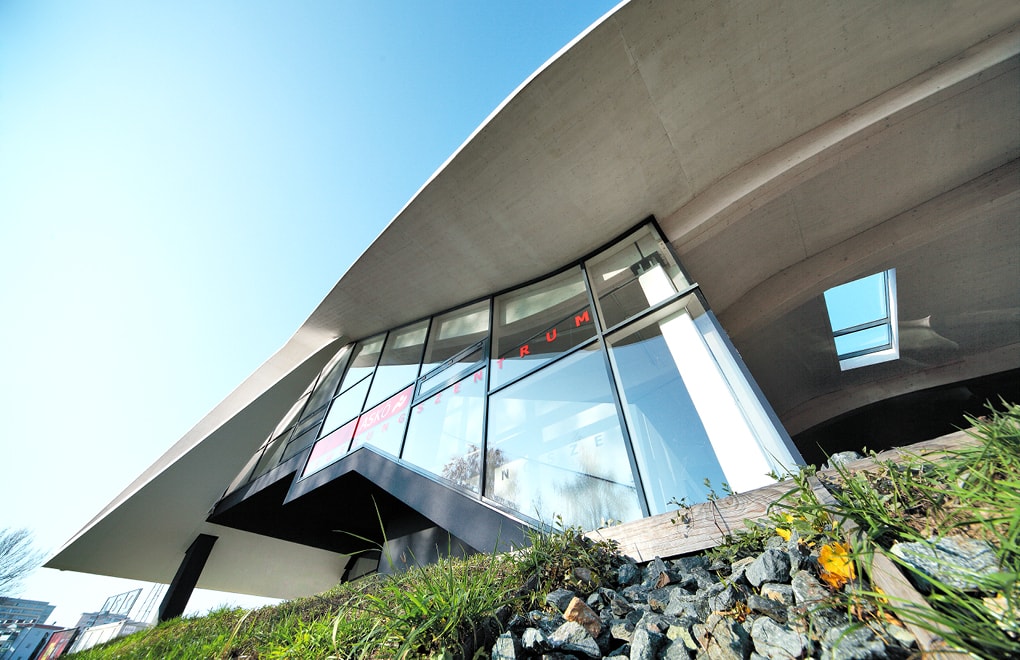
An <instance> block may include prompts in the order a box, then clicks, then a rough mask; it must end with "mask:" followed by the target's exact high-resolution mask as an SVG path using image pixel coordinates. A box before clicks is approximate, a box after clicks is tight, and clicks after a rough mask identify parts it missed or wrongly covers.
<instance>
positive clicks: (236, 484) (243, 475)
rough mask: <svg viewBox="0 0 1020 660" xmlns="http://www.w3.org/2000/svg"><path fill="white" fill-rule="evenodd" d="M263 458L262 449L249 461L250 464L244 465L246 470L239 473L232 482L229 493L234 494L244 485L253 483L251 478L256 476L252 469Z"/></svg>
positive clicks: (228, 489)
mask: <svg viewBox="0 0 1020 660" xmlns="http://www.w3.org/2000/svg"><path fill="white" fill-rule="evenodd" d="M261 456H262V449H259V450H258V451H257V452H255V455H254V456H252V457H251V458H249V459H248V462H247V463H245V465H244V469H243V470H241V472H240V473H238V475H237V477H236V478H235V479H234V481H232V482H231V484H230V486H229V487H228V488H227V492H228V493H232V492H234V491H235V490H237V489H238V488H240V487H241V486H243V485H244V484H246V483H248V482H249V481H251V477H253V476H254V473H253V472H252V468H253V467H254V466H255V465H256V464H257V463H258V462H259V458H261Z"/></svg>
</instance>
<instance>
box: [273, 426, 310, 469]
mask: <svg viewBox="0 0 1020 660" xmlns="http://www.w3.org/2000/svg"><path fill="white" fill-rule="evenodd" d="M316 430H317V429H314V428H311V429H308V430H307V431H305V432H304V433H301V434H298V433H297V430H296V429H295V435H294V437H293V438H291V441H290V442H289V443H288V444H287V449H286V451H284V452H283V456H282V457H281V458H280V462H281V463H283V462H284V461H286V460H288V459H290V458H292V457H294V456H296V455H297V454H299V453H300V452H301V451H302V450H303V449H305V448H307V447H308V445H310V444H312V443H313V442H315V438H316V437H317V434H316Z"/></svg>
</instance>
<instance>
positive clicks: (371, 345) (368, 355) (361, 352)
mask: <svg viewBox="0 0 1020 660" xmlns="http://www.w3.org/2000/svg"><path fill="white" fill-rule="evenodd" d="M385 337H386V333H383V334H381V335H376V336H375V337H372V338H370V339H366V340H365V341H363V342H359V343H358V347H357V348H355V349H354V357H353V358H352V359H351V366H350V368H348V369H347V374H346V375H345V376H344V382H343V383H341V385H340V390H339V391H341V392H343V391H344V390H346V389H348V388H350V387H351V386H353V385H354V384H355V383H360V382H361V379H362V378H365V377H366V376H370V375H371V374H372V371H373V370H374V369H375V363H376V362H378V361H379V353H381V352H382V345H383V339H384V338H385Z"/></svg>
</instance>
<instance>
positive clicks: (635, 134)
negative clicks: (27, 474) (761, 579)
mask: <svg viewBox="0 0 1020 660" xmlns="http://www.w3.org/2000/svg"><path fill="white" fill-rule="evenodd" d="M1018 21H1020V3H1016V2H1015V0H974V1H969V2H946V3H939V4H938V6H937V8H936V7H935V6H933V5H932V3H931V2H929V1H928V0H923V1H922V0H918V1H914V2H896V3H889V2H885V1H884V0H873V1H870V2H867V1H861V2H854V3H845V2H840V1H828V2H826V1H819V2H810V3H801V2H796V3H795V2H784V3H772V4H770V5H769V6H767V7H766V6H763V5H760V4H757V3H742V2H737V1H725V0H722V1H720V0H711V1H709V0H705V1H701V2H697V1H695V2H684V3H674V2H670V1H667V0H634V1H632V2H629V3H627V4H624V5H621V6H620V7H618V8H617V10H615V11H614V12H612V13H611V14H610V15H608V16H607V17H605V18H604V19H603V20H602V21H601V22H599V23H598V24H596V25H595V26H593V27H592V28H590V29H589V31H588V32H587V33H586V34H585V35H583V37H582V38H579V39H578V40H577V41H576V42H575V43H573V44H572V45H571V46H570V47H569V48H567V49H565V50H564V51H562V52H561V53H560V54H559V55H558V56H557V57H556V58H554V59H553V60H552V61H550V62H549V63H547V65H546V66H545V67H543V68H542V69H541V70H540V71H538V72H536V74H535V75H534V76H532V78H530V79H529V80H528V81H526V83H524V84H523V85H522V86H521V87H520V88H519V89H518V90H517V91H516V92H515V93H514V94H513V95H512V96H511V97H510V98H509V99H507V101H506V102H505V103H504V104H503V105H502V106H501V108H500V109H499V110H498V111H497V112H495V113H494V114H493V115H492V116H491V117H490V118H489V119H488V120H487V122H486V123H485V124H483V126H481V127H480V128H479V129H478V130H477V131H476V132H475V134H474V135H473V136H472V137H471V138H470V139H469V140H468V141H467V142H466V143H465V144H464V145H463V146H462V147H461V148H460V149H459V151H458V152H457V153H456V154H455V155H454V156H453V157H451V159H450V160H449V161H448V162H447V163H446V164H445V165H444V166H443V167H442V168H441V169H440V170H439V171H438V172H437V173H436V174H435V175H434V176H433V177H432V178H431V179H430V181H429V182H428V183H427V184H426V185H425V186H424V187H423V188H422V189H421V190H420V191H419V192H418V193H417V195H416V196H415V197H414V198H413V199H412V200H411V201H410V202H409V203H408V204H407V206H406V207H405V208H404V209H403V210H402V211H401V212H400V214H399V215H398V216H397V217H396V218H394V219H393V221H392V222H391V223H390V224H389V226H387V227H386V229H385V230H384V231H383V232H382V234H381V235H380V236H379V237H378V238H377V239H376V241H375V242H374V243H373V244H372V245H371V246H370V247H369V248H368V249H367V250H366V251H365V253H364V254H363V255H362V256H361V257H360V258H359V259H358V260H357V262H355V263H354V264H353V265H352V266H351V267H350V268H349V269H348V271H347V272H346V273H345V274H344V275H343V277H342V278H341V279H340V281H339V282H338V283H337V285H336V286H335V287H334V288H333V290H332V291H330V293H329V294H328V295H327V296H326V298H325V299H324V300H323V301H322V303H320V305H319V306H318V307H317V308H316V309H315V310H314V311H313V312H312V314H311V316H310V317H309V318H308V320H307V321H306V322H305V323H304V324H303V325H302V327H301V328H299V329H298V331H297V333H296V334H295V335H294V337H293V338H292V339H291V340H290V341H289V342H288V344H287V345H286V346H284V347H283V348H282V349H281V350H280V351H279V352H278V353H277V354H276V355H274V356H273V357H272V358H270V360H269V361H267V363H266V364H265V365H263V366H262V367H260V368H259V369H258V370H257V371H256V372H255V373H254V374H253V375H252V376H251V377H250V378H249V379H247V380H246V381H245V382H244V383H242V384H241V385H240V386H239V387H238V389H237V390H236V391H235V392H234V393H233V394H231V395H230V397H228V398H227V399H226V400H225V401H224V402H223V403H221V404H220V405H219V406H217V407H216V408H215V409H214V410H213V411H212V412H210V413H209V415H208V416H207V417H206V418H205V419H203V420H202V421H201V422H199V424H198V425H197V426H196V427H195V428H194V429H193V430H192V431H190V432H189V433H188V434H187V435H186V436H185V437H184V438H182V439H181V440H180V441H179V442H178V443H177V444H176V445H174V447H172V448H171V449H170V450H169V451H168V452H167V454H166V455H164V456H163V457H162V458H161V459H160V460H159V461H158V462H157V463H156V464H155V465H153V467H152V468H150V469H149V470H148V471H147V472H146V473H145V474H143V475H142V476H141V477H139V478H138V479H137V480H136V481H135V482H134V483H133V484H132V485H131V486H130V487H129V488H128V489H127V490H126V491H125V492H124V493H123V494H122V495H121V496H119V497H118V498H117V499H116V500H115V501H114V502H112V503H111V504H110V505H109V506H108V507H107V508H106V509H104V511H102V512H101V513H100V514H99V515H98V516H97V517H96V518H95V519H94V520H93V521H92V522H90V523H89V525H87V526H86V527H85V528H84V529H83V530H82V531H81V532H80V533H79V534H78V535H76V536H75V537H74V538H73V539H72V540H71V541H69V542H68V544H67V545H65V547H64V548H63V549H61V551H60V552H59V553H58V554H57V555H56V556H55V557H54V558H53V559H51V560H50V562H49V563H48V564H47V565H48V566H50V567H53V568H63V569H70V570H79V571H88V572H96V573H103V574H108V575H117V576H123V577H131V578H140V579H148V580H158V581H169V580H170V578H171V577H172V576H173V572H174V570H175V569H176V567H177V565H178V563H179V561H180V558H181V556H182V554H183V552H184V550H185V549H186V548H187V546H188V545H189V544H190V542H191V540H192V539H193V538H194V537H195V535H196V534H198V533H202V532H204V533H209V534H215V535H219V536H221V541H220V542H219V543H218V544H217V546H216V547H215V548H214V550H213V554H212V557H211V558H210V563H209V564H208V565H207V567H206V570H205V571H204V573H203V575H202V580H201V581H200V583H199V586H201V587H206V588H214V589H224V590H236V591H245V592H249V593H259V594H264V595H273V596H291V595H296V594H297V593H307V592H308V591H312V590H314V589H318V588H324V587H325V586H328V585H329V584H330V583H332V581H335V579H336V578H337V577H338V576H339V574H340V571H341V570H342V564H343V558H338V557H337V556H336V555H331V554H329V553H324V552H321V551H315V550H310V549H307V548H301V549H300V550H299V549H297V548H296V547H289V546H290V545H291V544H285V543H284V542H282V541H274V540H272V539H264V538H262V537H256V536H254V535H246V534H244V533H243V532H237V531H234V530H228V529H226V528H222V527H218V526H214V525H210V524H209V523H206V522H205V519H206V515H207V513H208V511H209V509H210V508H211V507H212V505H213V504H214V503H215V502H216V500H217V499H218V498H219V496H220V495H221V494H222V490H223V488H224V486H225V484H227V483H228V482H230V480H231V479H233V477H234V476H235V475H236V474H237V473H238V472H239V471H240V469H241V468H242V466H243V464H244V462H245V461H246V460H247V458H248V457H249V456H250V455H251V453H252V452H253V451H254V450H255V448H256V447H257V446H258V445H259V443H260V442H261V441H262V440H263V439H264V438H265V437H266V435H267V434H268V433H269V432H270V431H271V429H272V428H273V426H275V423H276V421H277V420H278V419H279V418H280V417H281V416H282V415H283V414H284V413H285V412H286V409H287V408H288V407H289V406H290V404H291V403H292V402H293V400H294V399H295V398H296V397H297V396H298V395H299V394H300V392H301V391H302V390H303V388H304V387H305V386H306V385H307V383H308V382H309V381H310V380H311V378H312V377H313V375H314V373H315V372H316V371H317V370H318V369H319V368H320V367H321V366H322V364H324V362H325V361H326V360H327V359H328V358H329V356H330V355H331V353H332V352H333V351H334V350H335V348H336V347H337V346H339V345H340V344H342V343H344V342H345V341H348V340H350V339H356V338H359V337H364V336H367V335H370V334H372V333H375V332H377V331H380V330H384V329H387V328H391V327H394V326H397V325H399V324H401V323H404V322H408V321H412V320H415V319H419V318H422V317H425V316H428V315H430V314H433V313H436V312H438V311H441V310H444V309H447V308H450V307H452V306H455V305H458V304H460V303H463V302H467V301H470V300H472V299H475V298H478V297H481V296H484V295H487V294H489V293H492V292H494V291H498V290H501V289H504V288H507V287H510V286H513V285H515V284H518V283H520V282H523V281H526V280H529V279H531V278H534V277H537V276H539V275H542V274H544V273H546V272H549V271H550V270H551V269H553V268H555V267H557V266H559V265H562V264H564V263H567V262H569V261H571V260H573V259H576V258H577V257H579V256H580V255H582V254H584V253H586V252H588V251H590V250H592V249H594V248H595V247H597V246H599V245H601V244H603V243H605V242H606V241H607V240H609V239H610V238H612V237H613V236H615V235H617V234H619V233H621V232H622V231H624V230H625V229H627V228H628V227H630V226H632V225H633V224H635V223H636V222H637V221H639V220H640V219H642V218H645V217H647V216H648V215H654V216H656V217H657V218H658V219H659V221H660V223H661V225H662V227H663V229H664V231H665V232H666V234H667V236H668V238H669V240H670V241H671V242H672V243H673V245H674V247H675V248H676V249H677V251H678V253H679V255H680V257H681V259H682V260H683V262H684V265H685V266H686V268H687V269H688V271H689V272H690V273H691V274H692V275H693V277H694V278H695V279H696V280H697V281H698V282H699V283H700V284H701V285H702V288H703V290H704V291H705V293H706V295H707V297H708V300H709V301H710V303H711V304H712V306H713V308H714V309H715V311H716V312H717V314H718V315H719V317H720V320H721V321H722V323H723V325H724V327H726V328H727V330H728V332H729V333H730V335H731V337H732V338H733V340H734V343H735V344H736V346H737V347H738V349H739V350H740V351H741V353H742V355H743V356H744V358H745V360H746V361H747V363H748V365H749V367H750V368H751V370H752V373H753V374H754V375H755V378H756V379H757V380H758V381H759V383H760V384H761V385H762V387H763V389H764V390H765V393H766V395H767V396H768V397H769V399H770V401H771V403H772V404H773V406H774V407H775V408H776V409H777V412H778V413H779V415H780V417H781V418H782V419H783V421H784V423H785V424H786V425H787V427H788V429H789V430H790V431H791V432H793V433H796V432H797V431H798V430H802V429H805V428H808V427H810V426H812V425H813V424H815V423H818V422H819V421H822V420H824V419H827V418H830V417H832V416H835V415H838V414H840V413H841V412H845V411H846V410H849V409H852V408H854V407H857V406H859V405H862V404H864V403H867V402H869V401H872V400H877V399H881V398H884V397H887V396H892V395H894V394H896V393H899V392H903V391H908V390H909V389H910V388H917V387H919V386H924V385H925V384H936V383H940V382H951V381H952V380H957V379H960V378H962V377H969V375H980V374H983V373H989V372H991V371H995V370H1001V369H1003V368H1007V367H1015V366H1017V365H1020V350H1018V347H1020V338H1018V337H1016V336H1015V335H1016V332H1015V328H1016V327H1018V326H1020V323H1018V322H1017V317H1016V316H1013V315H1015V314H1016V313H1017V310H1020V301H1018V298H1020V293H1018V290H1017V286H1018V285H1017V282H1020V265H1018V261H1017V254H1018V253H1020V249H1018V247H1020V236H1018V223H1017V222H1016V220H1015V218H1016V217H1020V199H1018V198H1020V194H1018V188H1020V186H1018V178H1020V175H1018V170H1017V158H1018V156H1020V110H1018V108H1020V103H1018V90H1020V55H1018V53H1020V32H1018V28H1017V23H1018ZM932 264H953V267H952V268H947V269H937V270H932V269H931V265H932ZM892 266H895V267H897V269H898V273H902V275H900V276H899V277H898V281H899V282H900V283H901V287H905V290H904V291H903V292H902V294H901V301H904V304H905V305H906V309H904V310H903V311H902V314H901V317H902V318H904V319H908V320H909V319H916V320H917V321H919V322H920V321H923V317H924V316H925V315H927V316H928V317H929V324H931V323H937V321H936V319H940V318H945V317H946V316H954V315H955V317H957V318H956V319H955V321H953V320H951V322H950V323H949V325H948V326H946V327H949V328H950V329H951V330H952V333H955V334H954V337H955V338H953V339H947V341H949V342H950V343H951V344H955V345H956V349H955V350H956V351H957V352H956V353H952V352H951V349H950V348H948V345H947V344H939V345H938V346H936V347H935V348H932V346H931V344H932V343H933V342H934V343H935V344H937V343H938V342H936V341H935V340H934V339H933V338H932V336H931V333H934V334H935V336H936V337H941V338H946V337H945V332H947V331H946V330H945V329H942V333H943V334H939V332H937V331H936V330H935V329H933V328H932V327H931V326H930V325H929V327H928V331H929V332H928V334H925V332H924V331H923V325H919V326H918V327H919V328H922V331H921V332H919V333H915V334H916V335H917V336H916V337H915V339H916V346H914V345H911V346H912V347H908V348H907V350H906V351H905V353H904V359H903V360H901V361H898V362H897V363H895V364H893V365H892V366H889V367H885V368H884V370H882V371H878V372H874V371H873V372H870V373H869V374H864V375H861V374H859V373H858V374H854V373H853V372H847V374H849V375H847V374H840V373H839V372H838V368H837V369H836V370H833V369H832V367H833V365H834V358H833V357H832V355H831V349H830V350H828V351H826V350H823V349H824V347H823V346H822V344H824V342H825V341H826V340H828V341H830V342H831V338H828V339H827V337H828V335H827V328H826V327H825V325H824V323H825V316H824V309H823V308H822V309H820V308H819V307H818V304H819V302H818V301H819V299H820V298H819V297H820V293H821V292H822V291H823V290H824V289H825V288H827V287H828V286H832V285H833V284H837V283H840V282H842V281H846V280H847V279H851V278H853V277H857V276H860V275H864V274H867V273H869V272H874V271H875V270H877V269H881V268H888V267H892ZM947 272H950V273H952V275H953V276H947V275H946V273H947ZM975 297H976V298H978V300H974V298H975ZM968 315H970V316H968ZM954 323H955V325H954ZM1011 324H1012V325H1011ZM989 327H994V328H998V330H995V332H998V334H994V332H993V334H994V336H991V337H990V336H988V331H987V330H988V328H989ZM1010 328H1013V330H1011V329H1010ZM1011 332H1013V334H1010V333H1011ZM952 333H951V334H952ZM915 349H916V350H915ZM932 351H935V352H936V353H938V351H942V353H938V356H936V357H937V359H935V358H932V357H931V355H932ZM946 351H950V352H949V353H947V352H946ZM926 360H927V362H926ZM876 374H877V376H876ZM129 538H130V543H128V542H127V540H128V539H129ZM292 553H299V554H300V555H301V565H300V568H298V567H296V565H295V563H294V562H292V561H290V560H284V559H283V558H285V557H288V556H297V555H295V554H292ZM260 567H261V568H260ZM269 569H271V571H270V570H269Z"/></svg>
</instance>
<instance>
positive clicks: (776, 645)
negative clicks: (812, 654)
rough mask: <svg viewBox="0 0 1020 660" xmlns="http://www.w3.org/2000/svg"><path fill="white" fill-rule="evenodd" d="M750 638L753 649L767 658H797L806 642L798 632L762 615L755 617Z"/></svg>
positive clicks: (789, 659) (773, 659)
mask: <svg viewBox="0 0 1020 660" xmlns="http://www.w3.org/2000/svg"><path fill="white" fill-rule="evenodd" d="M751 640H752V641H753V642H754V650H755V651H756V652H757V653H759V654H761V655H763V656H765V657H766V658H769V660H791V659H793V658H799V657H801V655H802V654H803V653H804V647H805V644H806V642H807V640H806V639H805V638H804V636H803V635H801V634H800V633H797V632H794V631H793V630H790V629H789V628H787V627H786V626H781V625H779V624H778V623H776V622H775V621H773V620H772V619H770V618H768V617H764V616H763V617H760V618H758V619H755V621H754V625H753V626H752V627H751Z"/></svg>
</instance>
